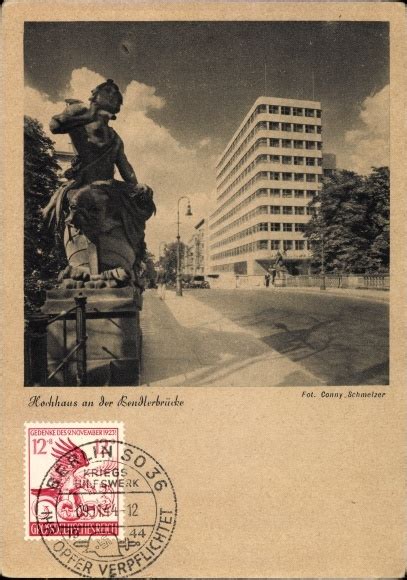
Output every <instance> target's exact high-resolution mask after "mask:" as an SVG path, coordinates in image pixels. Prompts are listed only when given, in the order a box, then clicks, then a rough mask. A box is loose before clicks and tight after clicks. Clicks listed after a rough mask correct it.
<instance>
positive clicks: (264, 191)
mask: <svg viewBox="0 0 407 580" xmlns="http://www.w3.org/2000/svg"><path fill="white" fill-rule="evenodd" d="M267 196H268V191H267V189H259V190H258V191H257V194H256V197H267Z"/></svg>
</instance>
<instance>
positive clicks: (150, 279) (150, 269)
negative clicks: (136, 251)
mask: <svg viewBox="0 0 407 580" xmlns="http://www.w3.org/2000/svg"><path fill="white" fill-rule="evenodd" d="M144 263H145V265H146V270H145V273H144V278H145V280H146V285H147V288H153V287H154V285H155V279H156V277H157V272H156V270H155V266H154V254H152V253H151V252H148V251H147V252H146V258H145V260H144Z"/></svg>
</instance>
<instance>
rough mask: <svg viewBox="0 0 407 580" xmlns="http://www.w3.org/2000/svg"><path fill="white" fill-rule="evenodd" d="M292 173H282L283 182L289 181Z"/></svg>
mask: <svg viewBox="0 0 407 580" xmlns="http://www.w3.org/2000/svg"><path fill="white" fill-rule="evenodd" d="M291 180H292V173H283V181H291Z"/></svg>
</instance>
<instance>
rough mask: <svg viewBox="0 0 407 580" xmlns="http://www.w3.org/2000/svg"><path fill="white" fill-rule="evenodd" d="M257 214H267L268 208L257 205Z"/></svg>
mask: <svg viewBox="0 0 407 580" xmlns="http://www.w3.org/2000/svg"><path fill="white" fill-rule="evenodd" d="M257 213H260V214H261V213H268V207H267V205H259V207H258V208H257Z"/></svg>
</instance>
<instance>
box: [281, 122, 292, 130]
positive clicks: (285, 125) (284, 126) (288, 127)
mask: <svg viewBox="0 0 407 580" xmlns="http://www.w3.org/2000/svg"><path fill="white" fill-rule="evenodd" d="M281 130H282V131H291V130H292V125H291V123H281Z"/></svg>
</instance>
